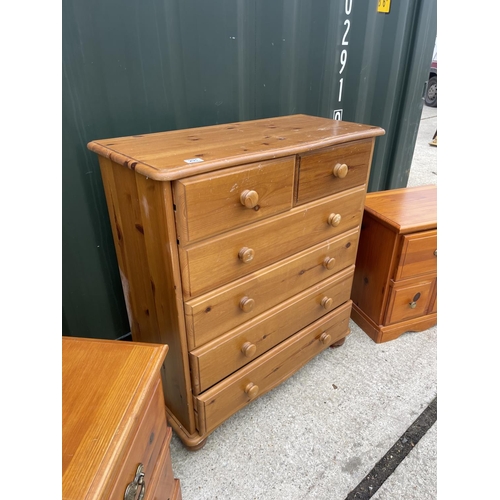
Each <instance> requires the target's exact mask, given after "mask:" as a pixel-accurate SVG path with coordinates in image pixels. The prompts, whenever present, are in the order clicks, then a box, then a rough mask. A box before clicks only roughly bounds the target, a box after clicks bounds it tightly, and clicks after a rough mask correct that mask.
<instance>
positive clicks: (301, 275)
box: [184, 228, 359, 349]
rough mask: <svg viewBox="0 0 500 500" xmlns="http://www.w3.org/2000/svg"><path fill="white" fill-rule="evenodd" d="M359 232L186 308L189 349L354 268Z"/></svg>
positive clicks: (351, 232)
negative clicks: (343, 271) (347, 268)
mask: <svg viewBox="0 0 500 500" xmlns="http://www.w3.org/2000/svg"><path fill="white" fill-rule="evenodd" d="M358 235H359V230H358V229H357V228H356V229H352V230H350V231H347V232H346V233H343V234H342V235H340V236H339V237H337V238H334V239H330V240H326V241H325V242H323V243H320V244H319V245H316V246H314V247H312V248H309V249H307V250H305V251H303V252H301V253H299V254H296V255H294V256H293V257H289V258H287V259H285V260H282V261H279V262H278V263H276V264H273V265H271V266H268V267H266V268H264V269H262V270H260V271H256V272H255V273H252V274H251V275H249V276H246V277H244V278H241V279H240V280H238V281H236V282H233V283H230V284H229V285H225V286H223V287H222V288H218V289H217V290H215V291H213V292H209V293H207V294H204V295H202V296H201V297H198V298H195V299H191V300H189V301H187V302H186V303H185V307H184V309H185V312H186V329H187V334H188V342H189V347H190V349H194V348H195V347H199V346H201V345H203V344H204V343H206V342H208V341H209V340H212V339H214V338H215V337H217V336H219V335H221V334H223V333H225V332H227V331H228V330H230V329H232V328H235V327H236V326H238V325H240V324H241V323H244V322H246V321H249V320H251V319H252V318H254V317H256V316H258V315H259V314H262V313H263V312H264V311H266V310H268V309H270V308H271V307H273V306H275V305H277V304H279V303H281V302H283V301H284V300H286V299H288V298H290V297H292V296H293V295H295V294H297V293H299V292H301V291H303V290H305V289H306V288H308V287H310V286H311V285H314V284H315V283H319V282H320V281H322V280H324V279H326V278H328V277H330V276H333V275H334V274H335V273H337V272H339V271H340V270H342V269H345V268H346V267H348V266H351V265H353V264H354V261H355V258H356V248H357V243H358Z"/></svg>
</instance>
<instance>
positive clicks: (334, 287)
mask: <svg viewBox="0 0 500 500" xmlns="http://www.w3.org/2000/svg"><path fill="white" fill-rule="evenodd" d="M353 274H354V266H351V267H349V268H348V269H345V270H343V271H341V272H340V273H338V274H336V275H335V276H333V277H331V278H328V279H327V280H325V281H322V282H321V283H318V284H317V285H315V286H312V287H311V288H309V289H307V290H305V291H304V292H302V293H300V294H298V295H296V296H295V297H292V298H291V299H289V300H287V301H286V302H284V303H281V304H279V305H277V306H276V307H274V308H273V309H271V310H270V311H267V312H265V313H264V314H262V315H260V316H258V317H256V318H255V319H254V320H252V321H250V322H248V323H245V324H243V325H242V326H241V327H239V328H237V329H235V330H233V331H231V332H229V333H227V334H226V335H224V336H222V337H218V338H216V339H214V340H213V341H212V342H209V343H208V344H205V345H204V346H202V347H200V348H198V349H195V350H194V351H192V352H191V353H190V360H191V368H192V372H191V374H192V378H193V391H194V393H195V394H199V393H200V392H202V391H204V390H206V389H208V388H209V387H211V386H212V385H213V384H216V383H217V382H219V381H220V380H221V379H222V378H224V377H225V376H227V375H230V374H231V373H233V372H234V371H236V370H237V369H239V368H241V367H242V366H244V365H246V364H247V363H249V362H251V361H252V360H254V359H256V358H257V357H258V356H260V355H261V354H263V353H265V352H266V351H268V350H269V349H271V348H272V347H274V346H275V345H277V344H278V343H280V342H282V341H283V340H285V339H287V338H288V337H290V336H291V335H293V334H294V333H295V332H297V330H300V329H301V328H304V327H306V326H307V325H309V324H311V323H312V322H313V321H316V320H317V319H318V318H320V317H321V316H324V315H325V314H326V313H327V312H328V311H332V310H334V309H335V308H336V307H338V306H340V305H341V304H344V303H346V302H347V301H348V300H349V296H350V293H351V285H352V277H353Z"/></svg>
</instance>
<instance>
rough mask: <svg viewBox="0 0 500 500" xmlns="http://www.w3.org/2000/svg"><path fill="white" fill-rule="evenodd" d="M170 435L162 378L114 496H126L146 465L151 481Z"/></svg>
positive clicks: (146, 474) (144, 470) (146, 480)
mask: <svg viewBox="0 0 500 500" xmlns="http://www.w3.org/2000/svg"><path fill="white" fill-rule="evenodd" d="M166 436H167V423H166V414H165V403H164V399H163V391H162V386H161V383H160V380H159V381H158V384H157V385H156V388H155V390H154V393H153V395H152V397H151V399H150V402H149V405H148V406H147V409H146V410H145V412H144V417H143V418H142V420H141V422H140V423H139V428H138V431H137V434H136V435H135V437H134V438H133V442H132V443H131V445H130V448H129V451H128V455H127V457H126V458H125V460H124V462H123V467H122V469H121V472H120V473H119V476H118V480H117V481H116V483H115V486H114V489H113V494H112V495H111V497H110V498H115V497H116V498H123V495H124V493H125V490H126V489H127V486H128V485H129V484H130V483H131V482H133V481H134V477H135V475H136V472H137V468H138V466H139V465H140V464H142V466H143V472H144V482H145V484H146V488H147V485H148V484H149V482H150V480H151V478H152V477H153V476H154V474H153V471H154V469H155V466H156V464H157V462H158V457H159V455H160V451H161V450H162V445H163V443H164V441H165V438H166Z"/></svg>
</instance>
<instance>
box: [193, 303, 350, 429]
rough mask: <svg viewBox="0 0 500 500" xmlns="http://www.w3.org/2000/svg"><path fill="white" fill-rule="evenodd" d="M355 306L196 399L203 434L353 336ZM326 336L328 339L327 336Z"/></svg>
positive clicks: (317, 324) (327, 318)
mask: <svg viewBox="0 0 500 500" xmlns="http://www.w3.org/2000/svg"><path fill="white" fill-rule="evenodd" d="M351 304H352V302H351V301H349V302H348V303H346V304H344V305H343V306H341V307H339V308H338V309H336V310H335V311H333V312H332V313H330V314H328V315H327V316H325V317H323V318H321V320H319V321H317V322H315V323H313V324H312V325H310V326H308V327H307V328H305V329H304V330H301V331H300V332H298V333H297V334H296V335H294V336H293V337H291V338H289V339H288V340H285V341H284V342H283V343H281V344H279V345H278V346H276V347H275V348H274V349H272V350H270V351H268V352H267V353H266V354H264V355H262V356H261V357H260V358H258V359H257V360H255V361H254V362H252V363H250V364H249V365H247V366H245V367H244V368H242V369H241V370H238V371H237V372H236V373H234V374H233V375H231V376H230V377H228V378H226V379H225V380H224V381H222V382H221V383H219V384H217V385H216V386H214V387H212V388H211V389H209V390H208V391H206V392H204V393H203V394H202V395H200V396H198V397H196V398H195V403H196V405H197V407H198V427H199V432H200V433H205V432H210V431H212V430H213V429H215V427H217V426H218V425H219V424H221V423H222V422H223V421H224V420H226V419H227V418H229V417H230V416H231V415H232V414H233V413H236V412H237V411H238V410H240V409H241V408H243V407H244V406H246V405H247V404H248V403H250V402H251V401H252V400H253V399H255V398H256V397H258V396H261V395H263V394H265V393H266V392H268V391H270V390H271V389H273V388H274V387H276V386H277V385H279V384H280V383H281V382H283V381H284V380H286V379H287V378H289V377H290V376H291V375H293V374H294V373H295V372H296V371H297V370H298V369H299V368H300V367H302V366H303V365H305V364H306V363H307V362H308V361H309V360H310V359H312V358H313V357H314V356H316V355H317V354H318V353H319V352H321V351H322V350H324V349H326V348H327V347H328V346H329V345H331V344H332V343H334V342H336V341H337V340H340V339H341V338H343V337H345V336H346V335H347V334H348V332H349V317H350V313H351ZM324 334H325V335H324Z"/></svg>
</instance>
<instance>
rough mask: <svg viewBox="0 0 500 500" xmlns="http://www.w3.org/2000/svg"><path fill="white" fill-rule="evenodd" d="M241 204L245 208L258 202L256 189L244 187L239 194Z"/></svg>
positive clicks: (251, 206) (252, 206)
mask: <svg viewBox="0 0 500 500" xmlns="http://www.w3.org/2000/svg"><path fill="white" fill-rule="evenodd" d="M240 201H241V204H242V205H244V206H245V207H247V208H254V207H255V206H256V205H257V203H259V194H258V193H257V191H253V190H251V189H245V191H243V193H241V194H240Z"/></svg>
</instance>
